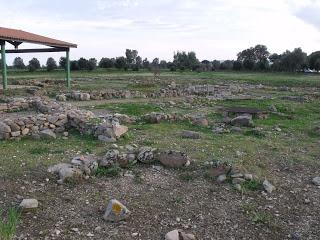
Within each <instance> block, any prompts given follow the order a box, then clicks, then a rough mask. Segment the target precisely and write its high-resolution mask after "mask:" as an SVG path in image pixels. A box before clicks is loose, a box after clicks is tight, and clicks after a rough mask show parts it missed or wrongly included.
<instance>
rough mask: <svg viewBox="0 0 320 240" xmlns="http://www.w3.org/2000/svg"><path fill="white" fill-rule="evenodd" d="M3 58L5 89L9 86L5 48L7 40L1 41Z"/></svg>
mask: <svg viewBox="0 0 320 240" xmlns="http://www.w3.org/2000/svg"><path fill="white" fill-rule="evenodd" d="M1 60H2V83H3V90H6V89H7V88H8V82H7V62H6V48H5V41H2V42H1Z"/></svg>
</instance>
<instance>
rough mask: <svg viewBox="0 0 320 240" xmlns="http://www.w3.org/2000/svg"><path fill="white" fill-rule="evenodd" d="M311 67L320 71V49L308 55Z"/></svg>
mask: <svg viewBox="0 0 320 240" xmlns="http://www.w3.org/2000/svg"><path fill="white" fill-rule="evenodd" d="M308 61H309V67H310V68H311V69H314V70H316V71H320V51H317V52H313V53H311V54H310V55H309V57H308Z"/></svg>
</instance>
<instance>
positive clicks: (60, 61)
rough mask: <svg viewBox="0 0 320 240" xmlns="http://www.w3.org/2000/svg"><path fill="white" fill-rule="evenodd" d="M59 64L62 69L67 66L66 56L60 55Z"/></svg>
mask: <svg viewBox="0 0 320 240" xmlns="http://www.w3.org/2000/svg"><path fill="white" fill-rule="evenodd" d="M59 66H60V67H61V68H62V69H66V68H67V58H65V57H61V58H60V59H59Z"/></svg>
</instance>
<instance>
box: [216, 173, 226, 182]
mask: <svg viewBox="0 0 320 240" xmlns="http://www.w3.org/2000/svg"><path fill="white" fill-rule="evenodd" d="M226 180H227V175H226V174H221V175H220V176H218V178H217V182H219V183H223V182H224V181H226Z"/></svg>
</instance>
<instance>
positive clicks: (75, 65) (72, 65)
mask: <svg viewBox="0 0 320 240" xmlns="http://www.w3.org/2000/svg"><path fill="white" fill-rule="evenodd" d="M70 70H72V71H77V70H80V68H79V63H78V61H77V60H73V61H70Z"/></svg>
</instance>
